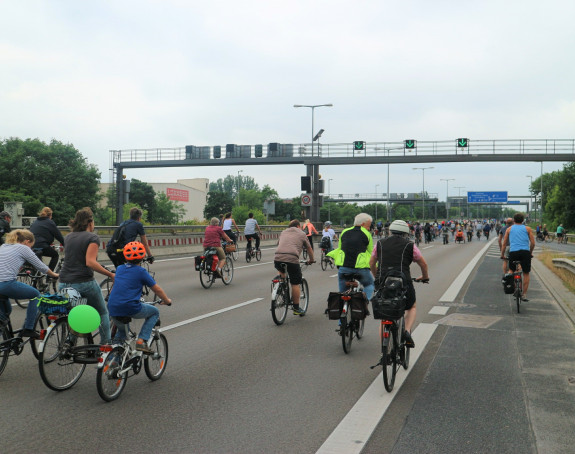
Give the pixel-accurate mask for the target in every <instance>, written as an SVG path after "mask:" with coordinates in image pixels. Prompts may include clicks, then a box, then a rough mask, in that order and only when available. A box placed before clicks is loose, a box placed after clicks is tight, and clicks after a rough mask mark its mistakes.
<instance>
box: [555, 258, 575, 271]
mask: <svg viewBox="0 0 575 454" xmlns="http://www.w3.org/2000/svg"><path fill="white" fill-rule="evenodd" d="M553 265H554V266H556V267H557V268H562V269H564V270H568V271H571V273H573V274H575V262H574V261H573V260H569V259H553Z"/></svg>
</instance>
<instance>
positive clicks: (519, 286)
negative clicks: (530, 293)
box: [512, 260, 523, 314]
mask: <svg viewBox="0 0 575 454" xmlns="http://www.w3.org/2000/svg"><path fill="white" fill-rule="evenodd" d="M512 263H513V265H515V271H513V272H512V273H513V282H514V283H515V290H514V291H513V297H514V298H515V304H516V305H517V313H518V314H519V313H521V301H522V300H523V271H522V270H521V262H520V261H518V260H517V261H513V262H512Z"/></svg>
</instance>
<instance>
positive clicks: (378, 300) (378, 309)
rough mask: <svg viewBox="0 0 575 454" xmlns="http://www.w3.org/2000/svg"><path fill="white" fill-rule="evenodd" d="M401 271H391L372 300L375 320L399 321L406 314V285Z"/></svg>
mask: <svg viewBox="0 0 575 454" xmlns="http://www.w3.org/2000/svg"><path fill="white" fill-rule="evenodd" d="M404 277H405V276H404V275H403V273H402V272H401V271H395V270H391V271H390V272H388V273H387V275H386V277H385V279H384V280H383V285H382V286H381V287H380V288H379V289H378V290H377V292H376V293H375V295H374V297H373V298H372V300H371V304H372V309H373V318H375V319H378V320H397V319H399V318H401V317H403V314H404V313H405V285H404Z"/></svg>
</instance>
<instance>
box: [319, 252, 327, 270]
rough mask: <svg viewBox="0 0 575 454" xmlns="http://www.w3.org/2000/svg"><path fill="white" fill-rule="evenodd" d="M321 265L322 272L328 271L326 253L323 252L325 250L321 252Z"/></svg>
mask: <svg viewBox="0 0 575 454" xmlns="http://www.w3.org/2000/svg"><path fill="white" fill-rule="evenodd" d="M320 264H321V269H322V271H325V270H327V258H326V256H325V253H324V252H323V249H322V250H321V261H320Z"/></svg>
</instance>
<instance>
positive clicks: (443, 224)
mask: <svg viewBox="0 0 575 454" xmlns="http://www.w3.org/2000/svg"><path fill="white" fill-rule="evenodd" d="M441 235H442V236H443V244H449V225H448V224H447V223H446V222H445V221H441Z"/></svg>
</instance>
